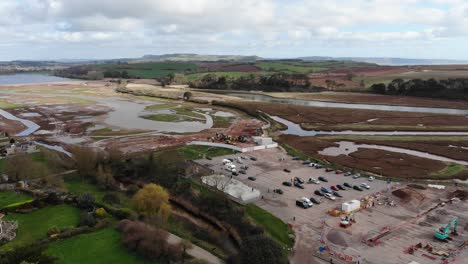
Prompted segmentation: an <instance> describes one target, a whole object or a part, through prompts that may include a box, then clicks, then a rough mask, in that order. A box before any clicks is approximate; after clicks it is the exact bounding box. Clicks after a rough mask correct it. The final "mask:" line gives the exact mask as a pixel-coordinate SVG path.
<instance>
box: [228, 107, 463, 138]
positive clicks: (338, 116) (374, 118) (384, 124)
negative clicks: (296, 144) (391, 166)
mask: <svg viewBox="0 0 468 264" xmlns="http://www.w3.org/2000/svg"><path fill="white" fill-rule="evenodd" d="M229 103H231V104H233V105H234V106H236V107H238V108H240V109H244V110H245V111H247V112H250V113H254V112H255V111H256V110H261V111H263V112H266V113H268V114H269V115H273V116H279V117H281V118H284V119H287V120H289V121H292V122H294V123H299V124H301V126H302V127H303V128H304V129H311V130H312V129H315V130H333V129H330V128H336V127H337V126H339V127H340V128H341V130H348V129H350V128H351V130H359V129H366V126H372V130H377V129H375V127H378V126H381V127H380V128H379V129H378V130H384V131H395V127H394V126H404V127H405V129H402V130H406V131H408V130H411V127H414V130H421V127H427V129H426V130H427V131H431V130H432V129H434V130H437V131H440V130H439V129H440V128H442V129H444V128H443V127H450V126H456V127H458V128H459V129H458V130H467V131H468V118H466V117H465V116H458V115H443V114H430V113H408V112H392V111H375V110H362V109H343V108H321V107H309V106H298V105H287V104H274V103H266V102H248V101H230V102H229ZM434 127H436V128H434ZM335 130H336V129H335Z"/></svg>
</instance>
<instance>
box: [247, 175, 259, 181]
mask: <svg viewBox="0 0 468 264" xmlns="http://www.w3.org/2000/svg"><path fill="white" fill-rule="evenodd" d="M247 179H249V180H251V181H256V180H257V178H255V177H254V176H249V177H248V178H247Z"/></svg>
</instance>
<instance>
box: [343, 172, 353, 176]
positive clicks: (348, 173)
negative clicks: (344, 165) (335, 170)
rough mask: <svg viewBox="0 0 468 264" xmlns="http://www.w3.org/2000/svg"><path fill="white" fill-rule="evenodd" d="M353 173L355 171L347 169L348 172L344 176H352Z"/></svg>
mask: <svg viewBox="0 0 468 264" xmlns="http://www.w3.org/2000/svg"><path fill="white" fill-rule="evenodd" d="M351 175H353V173H352V172H350V171H347V172H346V173H345V174H344V176H346V177H348V176H351Z"/></svg>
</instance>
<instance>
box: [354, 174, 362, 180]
mask: <svg viewBox="0 0 468 264" xmlns="http://www.w3.org/2000/svg"><path fill="white" fill-rule="evenodd" d="M359 177H361V174H359V173H356V174H354V175H353V179H357V178H359Z"/></svg>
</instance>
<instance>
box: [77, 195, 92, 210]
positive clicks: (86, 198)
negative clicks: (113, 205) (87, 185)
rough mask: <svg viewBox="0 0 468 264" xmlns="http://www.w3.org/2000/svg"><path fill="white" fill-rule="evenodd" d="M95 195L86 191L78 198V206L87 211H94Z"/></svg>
mask: <svg viewBox="0 0 468 264" xmlns="http://www.w3.org/2000/svg"><path fill="white" fill-rule="evenodd" d="M94 202H95V199H94V196H93V195H92V194H90V193H84V194H82V195H80V196H79V197H78V199H77V203H78V207H79V208H80V209H83V210H86V211H92V210H93V208H94Z"/></svg>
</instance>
